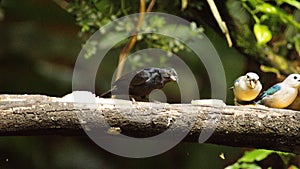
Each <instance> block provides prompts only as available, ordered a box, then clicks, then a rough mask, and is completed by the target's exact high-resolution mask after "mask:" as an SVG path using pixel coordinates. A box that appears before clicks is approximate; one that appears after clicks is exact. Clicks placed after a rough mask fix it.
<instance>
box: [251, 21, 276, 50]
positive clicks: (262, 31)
mask: <svg viewBox="0 0 300 169" xmlns="http://www.w3.org/2000/svg"><path fill="white" fill-rule="evenodd" d="M254 34H255V37H256V39H257V42H258V44H259V45H264V44H266V43H267V42H269V41H270V40H271V39H272V32H271V31H270V29H269V27H268V26H266V25H261V24H258V23H257V24H255V25H254Z"/></svg>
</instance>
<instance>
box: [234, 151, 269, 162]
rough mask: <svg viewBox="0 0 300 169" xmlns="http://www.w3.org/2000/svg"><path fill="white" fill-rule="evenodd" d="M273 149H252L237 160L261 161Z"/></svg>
mask: <svg viewBox="0 0 300 169" xmlns="http://www.w3.org/2000/svg"><path fill="white" fill-rule="evenodd" d="M273 152H274V151H272V150H261V149H257V150H253V151H249V152H246V153H245V155H244V156H243V157H242V158H240V159H239V160H238V162H248V163H251V162H254V161H261V160H263V159H265V158H266V157H268V156H269V155H270V154H272V153H273Z"/></svg>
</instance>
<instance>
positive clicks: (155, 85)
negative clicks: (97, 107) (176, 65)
mask: <svg viewBox="0 0 300 169" xmlns="http://www.w3.org/2000/svg"><path fill="white" fill-rule="evenodd" d="M177 80H178V79H177V73H176V71H175V70H174V69H173V68H155V67H150V68H144V69H141V70H138V71H135V72H131V73H127V74H125V75H124V76H122V77H120V78H119V79H118V80H117V81H115V82H114V83H113V87H112V89H110V90H109V91H107V92H105V93H103V94H101V97H104V98H109V97H111V95H129V96H130V97H131V98H134V99H136V100H142V99H145V98H146V97H147V96H148V95H149V94H150V93H151V91H152V90H154V89H162V88H163V87H164V86H165V84H166V83H168V82H176V81H177Z"/></svg>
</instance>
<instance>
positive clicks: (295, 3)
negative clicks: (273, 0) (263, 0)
mask: <svg viewBox="0 0 300 169" xmlns="http://www.w3.org/2000/svg"><path fill="white" fill-rule="evenodd" d="M277 3H278V4H282V3H287V4H289V5H291V6H294V7H296V8H297V9H299V10H300V2H299V1H298V0H277Z"/></svg>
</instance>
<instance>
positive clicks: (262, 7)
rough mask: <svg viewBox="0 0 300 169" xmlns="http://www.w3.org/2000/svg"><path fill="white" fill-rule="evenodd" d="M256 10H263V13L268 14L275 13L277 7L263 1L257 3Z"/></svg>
mask: <svg viewBox="0 0 300 169" xmlns="http://www.w3.org/2000/svg"><path fill="white" fill-rule="evenodd" d="M256 10H258V11H260V12H263V13H268V14H276V13H277V8H276V7H274V6H272V5H270V4H268V3H263V4H260V5H257V6H256Z"/></svg>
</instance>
